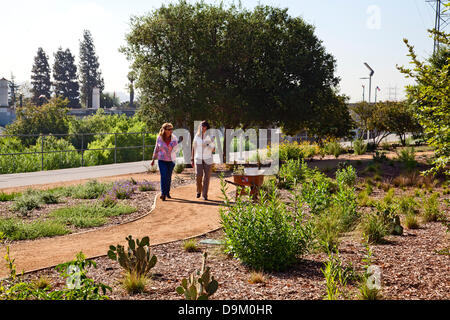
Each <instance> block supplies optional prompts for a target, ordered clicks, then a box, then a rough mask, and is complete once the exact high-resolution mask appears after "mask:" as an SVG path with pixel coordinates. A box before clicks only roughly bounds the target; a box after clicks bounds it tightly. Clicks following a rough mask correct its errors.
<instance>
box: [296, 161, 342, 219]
mask: <svg viewBox="0 0 450 320" xmlns="http://www.w3.org/2000/svg"><path fill="white" fill-rule="evenodd" d="M304 177H305V178H304V181H303V182H302V185H301V195H302V199H303V201H305V202H306V203H307V204H308V206H309V208H310V209H311V213H313V214H315V213H319V212H321V211H323V210H324V209H325V208H327V207H328V206H329V205H330V203H331V194H332V192H333V189H334V187H335V186H334V185H333V183H332V181H331V179H330V178H328V177H327V176H325V175H324V174H323V173H321V172H319V171H317V170H310V169H308V168H307V167H306V165H305V168H304Z"/></svg>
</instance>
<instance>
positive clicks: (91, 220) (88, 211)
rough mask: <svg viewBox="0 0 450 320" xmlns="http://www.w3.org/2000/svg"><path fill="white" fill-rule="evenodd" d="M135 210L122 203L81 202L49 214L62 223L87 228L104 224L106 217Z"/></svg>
mask: <svg viewBox="0 0 450 320" xmlns="http://www.w3.org/2000/svg"><path fill="white" fill-rule="evenodd" d="M135 211H136V209H135V208H133V207H130V206H124V205H116V206H112V207H103V206H101V205H87V204H81V205H77V206H74V207H68V208H60V209H56V210H54V211H52V212H51V213H50V215H49V216H50V217H52V218H54V219H55V220H56V221H58V222H60V223H62V224H70V225H73V226H75V227H78V228H89V227H97V226H101V225H104V224H105V223H106V222H107V218H108V217H115V216H119V215H123V214H130V213H132V212H135Z"/></svg>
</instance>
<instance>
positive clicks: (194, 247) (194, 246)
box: [183, 239, 199, 252]
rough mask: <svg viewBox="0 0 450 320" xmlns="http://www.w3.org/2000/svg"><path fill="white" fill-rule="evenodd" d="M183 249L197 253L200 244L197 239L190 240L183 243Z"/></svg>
mask: <svg viewBox="0 0 450 320" xmlns="http://www.w3.org/2000/svg"><path fill="white" fill-rule="evenodd" d="M183 249H184V251H187V252H197V251H199V249H198V242H197V240H195V239H188V240H186V241H184V242H183Z"/></svg>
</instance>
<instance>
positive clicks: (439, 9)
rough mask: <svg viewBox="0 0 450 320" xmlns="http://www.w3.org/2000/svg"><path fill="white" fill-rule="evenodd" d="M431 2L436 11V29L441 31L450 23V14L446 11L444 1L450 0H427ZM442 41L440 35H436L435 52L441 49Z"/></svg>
mask: <svg viewBox="0 0 450 320" xmlns="http://www.w3.org/2000/svg"><path fill="white" fill-rule="evenodd" d="M426 2H428V3H429V4H430V6H431V7H432V8H433V10H434V12H435V19H434V29H435V30H437V31H438V32H441V31H442V30H444V29H445V28H446V27H447V26H448V25H449V24H450V15H449V14H448V13H445V12H444V11H445V7H444V5H443V4H444V3H446V2H448V0H444V1H442V0H426ZM439 46H440V42H439V39H438V37H437V36H436V35H435V36H434V47H433V54H435V53H436V51H438V50H439Z"/></svg>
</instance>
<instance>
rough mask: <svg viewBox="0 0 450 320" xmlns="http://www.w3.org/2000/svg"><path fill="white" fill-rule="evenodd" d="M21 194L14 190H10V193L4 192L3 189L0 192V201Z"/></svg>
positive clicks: (11, 199)
mask: <svg viewBox="0 0 450 320" xmlns="http://www.w3.org/2000/svg"><path fill="white" fill-rule="evenodd" d="M21 195H22V194H21V193H18V192H17V193H16V192H12V193H5V192H3V191H1V192H0V202H6V201H13V200H14V199H15V198H18V197H20V196H21Z"/></svg>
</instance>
